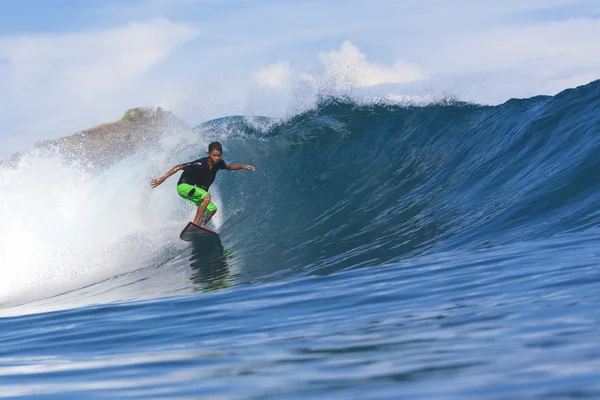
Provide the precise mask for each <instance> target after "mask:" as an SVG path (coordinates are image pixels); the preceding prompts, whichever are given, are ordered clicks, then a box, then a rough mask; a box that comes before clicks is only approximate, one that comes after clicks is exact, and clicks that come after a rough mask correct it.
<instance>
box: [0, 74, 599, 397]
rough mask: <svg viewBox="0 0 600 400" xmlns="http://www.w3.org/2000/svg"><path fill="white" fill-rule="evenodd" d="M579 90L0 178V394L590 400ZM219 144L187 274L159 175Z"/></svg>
mask: <svg viewBox="0 0 600 400" xmlns="http://www.w3.org/2000/svg"><path fill="white" fill-rule="evenodd" d="M598 110H600V81H595V82H592V83H590V84H588V85H585V86H581V87H577V88H574V89H568V90H565V91H563V92H561V93H559V94H557V95H555V96H536V97H532V98H529V99H512V100H509V101H507V102H506V103H504V104H501V105H497V106H483V105H476V104H470V103H463V102H460V101H439V102H432V103H430V104H420V105H411V104H404V105H394V104H388V103H381V102H356V101H352V100H349V99H344V98H326V99H322V100H321V101H320V102H319V103H318V104H317V105H316V106H315V107H313V108H311V109H309V110H306V111H304V112H300V113H297V114H296V115H293V116H291V117H289V118H286V119H284V120H275V119H269V118H265V117H244V116H230V117H226V118H222V119H218V120H214V121H210V122H208V123H204V124H201V125H199V126H197V127H195V128H193V129H186V128H183V127H181V126H171V125H168V124H165V125H164V126H162V127H161V128H160V129H161V131H160V135H159V139H158V140H156V141H155V142H153V143H152V144H151V145H149V146H146V147H145V148H143V149H141V150H139V151H138V152H136V153H134V154H128V155H127V156H126V157H124V158H123V159H121V160H120V161H119V162H117V163H116V164H113V165H111V166H109V167H107V168H103V169H90V168H88V166H87V165H86V164H85V163H84V162H81V161H78V160H73V159H67V158H65V156H64V154H62V153H61V152H59V151H57V150H56V149H53V148H36V149H34V150H32V151H30V152H27V153H25V154H24V155H22V157H21V158H20V159H19V160H18V161H16V162H14V163H11V164H7V163H5V164H0V165H1V166H0V221H1V224H0V329H1V332H2V335H1V336H0V389H1V390H0V397H2V398H4V397H10V398H48V399H49V398H61V399H65V398H198V397H201V398H219V399H223V398H231V399H235V398H240V399H248V398H256V399H259V398H260V399H268V398H286V399H295V398H298V399H300V398H312V397H325V398H330V399H348V398H361V399H383V398H386V399H387V398H389V399H401V398H406V399H413V398H418V397H427V398H435V399H446V398H448V399H449V398H469V399H471V398H472V399H512V398H540V399H549V398H555V399H562V398H600V348H599V347H598V343H599V341H600V334H599V333H598V332H599V328H600V307H599V306H600V291H599V290H598V284H599V283H600V246H599V245H600V229H599V224H600V179H599V177H600V160H599V158H598V154H599V151H600V113H599V111H598ZM214 140H218V141H220V142H221V143H222V144H223V147H224V151H223V158H224V159H225V160H226V161H227V162H231V163H241V164H251V165H254V166H255V167H256V171H255V172H248V171H240V172H229V171H220V172H219V174H218V175H217V179H216V181H215V184H214V185H213V186H212V187H211V194H212V196H213V201H214V202H215V203H216V204H217V206H218V207H219V212H218V213H217V214H216V216H215V218H213V221H211V225H210V227H211V228H212V229H215V230H216V231H218V232H219V235H220V237H221V240H222V243H223V245H224V247H225V249H226V251H225V253H224V255H223V257H221V258H219V259H218V260H205V259H203V258H202V254H198V253H197V252H196V251H195V250H194V249H192V248H190V246H189V244H188V243H185V242H183V241H181V240H179V237H178V235H179V232H180V231H181V229H182V228H183V227H184V226H185V225H186V224H187V222H188V221H190V220H191V219H192V218H193V215H194V211H195V210H194V207H193V206H191V205H190V204H188V203H187V202H185V201H184V200H182V199H181V198H179V196H178V195H177V193H176V190H175V186H176V182H177V177H172V178H170V179H169V180H167V181H166V182H164V183H163V184H162V185H161V186H160V187H158V188H155V189H151V187H150V181H151V180H152V179H153V178H156V177H158V176H161V175H163V174H164V173H165V172H166V171H168V170H169V169H170V168H172V167H173V166H175V165H177V164H179V163H183V162H187V161H191V160H193V159H196V158H199V157H201V156H204V154H205V153H206V148H207V145H208V143H210V142H211V141H214Z"/></svg>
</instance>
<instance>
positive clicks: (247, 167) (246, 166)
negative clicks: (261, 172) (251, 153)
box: [243, 165, 256, 171]
mask: <svg viewBox="0 0 600 400" xmlns="http://www.w3.org/2000/svg"><path fill="white" fill-rule="evenodd" d="M243 168H244V169H250V170H252V171H255V170H256V168H254V167H253V166H252V165H244V167H243Z"/></svg>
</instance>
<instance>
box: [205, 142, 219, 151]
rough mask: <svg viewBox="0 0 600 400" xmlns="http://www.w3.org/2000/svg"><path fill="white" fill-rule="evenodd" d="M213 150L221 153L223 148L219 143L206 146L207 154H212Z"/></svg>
mask: <svg viewBox="0 0 600 400" xmlns="http://www.w3.org/2000/svg"><path fill="white" fill-rule="evenodd" d="M213 150H217V151H220V152H221V153H222V152H223V147H221V143H219V142H212V143H211V144H209V145H208V152H209V153H212V151H213Z"/></svg>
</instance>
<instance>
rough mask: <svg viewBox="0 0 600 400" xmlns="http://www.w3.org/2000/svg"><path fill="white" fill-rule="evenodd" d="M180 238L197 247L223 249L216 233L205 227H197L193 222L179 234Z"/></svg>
mask: <svg viewBox="0 0 600 400" xmlns="http://www.w3.org/2000/svg"><path fill="white" fill-rule="evenodd" d="M179 238H180V239H181V240H184V241H186V242H191V243H193V244H195V245H202V246H206V247H212V248H218V249H220V250H222V249H223V245H222V244H221V239H220V238H219V235H218V234H217V233H216V232H213V231H211V230H210V229H207V228H205V227H203V226H199V225H196V224H195V223H193V222H190V223H188V224H187V226H186V227H185V228H183V230H182V231H181V233H180V234H179Z"/></svg>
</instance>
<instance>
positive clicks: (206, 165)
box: [151, 142, 255, 226]
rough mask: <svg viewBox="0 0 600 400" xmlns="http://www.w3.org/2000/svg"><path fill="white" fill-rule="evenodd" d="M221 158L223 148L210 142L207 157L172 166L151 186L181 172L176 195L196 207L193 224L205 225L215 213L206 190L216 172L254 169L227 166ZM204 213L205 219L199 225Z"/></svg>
mask: <svg viewBox="0 0 600 400" xmlns="http://www.w3.org/2000/svg"><path fill="white" fill-rule="evenodd" d="M222 156H223V147H222V146H221V143H219V142H212V143H211V144H209V145H208V157H204V158H199V159H197V160H195V161H192V162H189V163H185V164H179V165H176V166H174V167H173V168H172V169H171V170H170V171H169V172H167V173H166V174H165V175H163V176H161V177H160V178H156V179H153V180H152V182H151V186H152V188H155V187H157V186H158V185H160V184H161V183H163V182H164V181H165V180H166V179H167V178H168V177H170V176H171V175H173V174H174V173H176V172H178V171H180V170H183V173H182V174H181V177H180V178H179V182H177V193H179V195H180V196H181V197H183V198H184V199H186V200H188V201H190V202H192V203H194V204H195V205H196V206H197V207H198V210H197V211H196V217H195V218H194V223H195V224H196V225H199V226H202V225H206V223H207V222H208V221H210V219H211V218H212V217H213V215H215V213H216V212H217V206H215V204H214V203H213V202H212V201H211V196H210V193H208V188H209V187H210V185H211V184H212V183H213V182H214V180H215V177H216V176H217V171H219V170H220V169H228V170H230V171H236V170H238V169H249V170H252V171H254V169H255V168H254V167H253V166H252V165H242V164H227V163H226V162H225V161H224V160H223V159H222V158H221V157H222ZM204 212H206V217H205V218H204V219H203V221H202V223H201V218H202V216H203V215H204Z"/></svg>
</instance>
